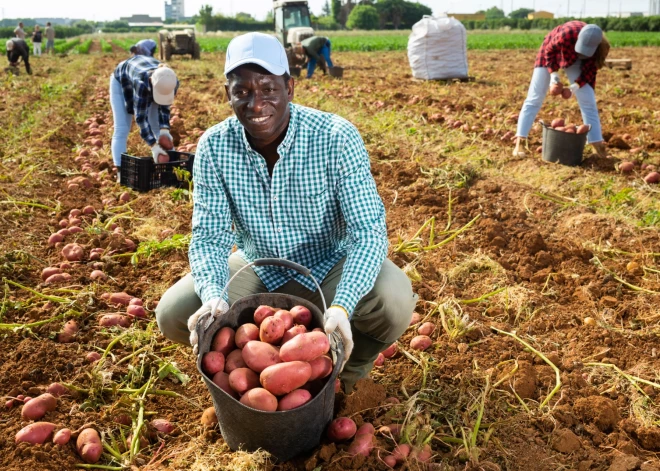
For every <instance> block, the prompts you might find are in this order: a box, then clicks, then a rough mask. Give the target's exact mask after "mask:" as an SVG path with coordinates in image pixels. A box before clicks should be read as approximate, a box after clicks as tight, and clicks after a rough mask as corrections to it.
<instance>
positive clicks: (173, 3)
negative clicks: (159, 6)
mask: <svg viewBox="0 0 660 471" xmlns="http://www.w3.org/2000/svg"><path fill="white" fill-rule="evenodd" d="M185 17H186V12H185V5H184V0H170V1H169V2H168V1H167V0H166V1H165V19H166V20H174V21H181V20H183V19H184V18H185Z"/></svg>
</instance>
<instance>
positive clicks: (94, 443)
mask: <svg viewBox="0 0 660 471" xmlns="http://www.w3.org/2000/svg"><path fill="white" fill-rule="evenodd" d="M76 450H78V454H79V455H80V457H81V458H82V459H83V461H84V462H85V463H90V464H93V463H96V462H97V461H98V460H99V459H100V458H101V453H102V452H103V445H101V437H99V433H98V432H97V431H96V430H94V429H93V428H86V429H84V430H83V431H82V432H80V435H78V439H77V440H76Z"/></svg>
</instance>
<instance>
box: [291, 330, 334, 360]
mask: <svg viewBox="0 0 660 471" xmlns="http://www.w3.org/2000/svg"><path fill="white" fill-rule="evenodd" d="M328 351H330V341H329V340H328V336H327V335H326V334H325V333H324V332H308V333H306V334H300V335H296V336H295V337H294V338H292V339H291V340H289V341H288V342H287V343H285V344H284V345H282V348H281V349H280V358H281V359H282V361H285V362H287V361H311V360H313V359H315V358H318V357H320V356H321V355H325V354H326V353H328Z"/></svg>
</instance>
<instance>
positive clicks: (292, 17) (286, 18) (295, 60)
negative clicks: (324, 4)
mask: <svg viewBox="0 0 660 471" xmlns="http://www.w3.org/2000/svg"><path fill="white" fill-rule="evenodd" d="M273 10H274V11H273V13H274V14H273V16H274V18H275V36H277V39H279V41H280V42H281V43H282V45H283V46H284V49H285V50H286V56H287V59H288V61H289V67H290V68H300V67H302V66H303V65H304V64H305V62H306V61H307V57H306V56H305V51H303V48H302V45H301V44H300V43H301V42H302V41H303V40H304V39H306V38H309V37H310V36H314V29H313V28H312V20H311V17H310V15H309V7H308V6H307V1H305V0H302V1H301V0H275V1H274V2H273Z"/></svg>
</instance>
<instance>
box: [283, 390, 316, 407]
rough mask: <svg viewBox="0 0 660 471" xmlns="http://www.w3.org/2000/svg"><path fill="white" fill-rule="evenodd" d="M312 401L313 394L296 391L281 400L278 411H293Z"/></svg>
mask: <svg viewBox="0 0 660 471" xmlns="http://www.w3.org/2000/svg"><path fill="white" fill-rule="evenodd" d="M311 399H312V393H310V392H309V391H307V390H305V389H296V390H294V391H291V392H290V393H289V394H287V395H286V396H284V397H283V398H282V399H280V401H279V403H278V404H277V410H279V411H283V410H291V409H297V408H298V407H300V406H302V405H304V404H307V403H308V402H309V401H310V400H311Z"/></svg>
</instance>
